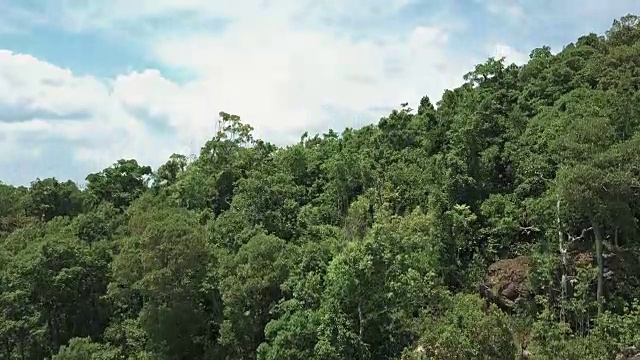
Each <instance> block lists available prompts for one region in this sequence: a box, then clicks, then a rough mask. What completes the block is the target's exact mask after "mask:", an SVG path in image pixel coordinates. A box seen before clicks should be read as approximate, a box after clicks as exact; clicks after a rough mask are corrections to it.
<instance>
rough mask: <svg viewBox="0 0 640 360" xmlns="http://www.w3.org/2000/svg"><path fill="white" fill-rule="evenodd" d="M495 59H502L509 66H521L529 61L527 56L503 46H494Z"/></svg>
mask: <svg viewBox="0 0 640 360" xmlns="http://www.w3.org/2000/svg"><path fill="white" fill-rule="evenodd" d="M494 51H495V55H494V56H495V58H496V59H499V58H502V57H504V58H505V62H506V63H508V64H510V63H514V64H516V65H522V64H525V63H527V62H528V61H529V55H527V54H526V53H524V52H522V51H519V50H517V49H514V48H513V47H511V46H509V45H505V44H496V45H495V50H494Z"/></svg>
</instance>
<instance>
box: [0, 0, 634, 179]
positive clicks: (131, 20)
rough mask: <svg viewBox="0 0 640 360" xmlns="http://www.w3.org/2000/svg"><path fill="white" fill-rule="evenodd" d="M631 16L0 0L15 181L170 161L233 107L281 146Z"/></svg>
mask: <svg viewBox="0 0 640 360" xmlns="http://www.w3.org/2000/svg"><path fill="white" fill-rule="evenodd" d="M628 13H636V14H640V1H638V0H616V1H611V2H609V1H604V0H602V1H601V0H582V1H578V0H565V1H557V0H556V1H553V0H538V1H533V0H530V1H525V0H520V1H517V0H511V1H507V0H442V1H438V2H436V1H426V0H325V1H320V2H319V1H312V0H279V1H275V0H234V1H221V0H218V1H214V0H136V1H133V0H93V1H92V0H0V154H1V155H0V180H2V181H4V182H7V183H11V184H25V185H26V184H28V183H29V182H30V181H32V180H33V179H35V178H36V177H41V178H44V177H50V176H55V177H57V178H59V179H61V180H63V179H68V178H70V179H72V180H74V181H79V182H82V181H83V179H84V177H85V176H86V174H87V173H89V172H94V171H98V170H100V169H102V168H104V167H107V166H109V165H110V164H112V163H113V162H114V161H116V160H117V159H119V158H131V157H133V158H136V159H138V160H139V161H140V162H142V163H145V164H149V165H152V166H153V167H157V166H158V165H160V164H162V163H163V162H164V161H166V159H167V158H168V157H169V155H170V154H172V153H174V152H179V153H189V152H191V151H195V152H197V149H198V148H199V147H200V146H201V145H202V144H203V143H204V142H205V141H206V140H207V139H208V138H210V137H211V136H212V135H213V131H214V123H215V121H216V120H217V114H218V112H219V111H226V112H231V113H236V114H238V115H240V116H241V117H242V118H243V120H244V121H246V122H248V123H250V124H252V125H253V126H254V127H255V128H256V135H257V136H259V137H262V138H264V139H267V140H269V141H273V142H275V143H278V144H287V143H291V142H292V141H296V140H297V139H298V138H299V136H300V134H302V133H303V132H304V131H307V130H309V131H310V132H312V133H313V132H323V131H326V130H327V129H328V128H330V127H331V128H334V129H336V130H341V129H342V128H344V127H347V126H349V127H354V126H361V125H363V124H366V123H370V122H374V121H377V119H379V117H380V116H384V115H385V114H386V113H387V112H388V111H389V110H388V109H391V108H393V107H397V106H398V105H399V104H400V103H402V102H405V101H408V102H410V103H412V104H414V105H415V104H416V103H417V102H418V101H419V99H420V98H421V97H422V96H423V95H429V96H430V97H431V98H432V100H433V101H434V102H435V101H437V100H438V99H439V98H440V95H441V93H442V91H443V90H444V89H447V88H452V87H455V86H458V85H459V84H460V83H461V82H462V75H463V74H464V73H466V72H467V71H469V70H470V69H471V68H472V66H473V65H474V64H476V63H478V62H482V61H484V60H485V59H486V58H487V57H489V56H506V58H507V60H508V61H511V62H516V63H523V62H525V61H526V59H527V56H528V54H529V52H530V51H531V50H532V49H533V48H535V47H539V46H542V45H549V46H551V47H552V49H553V50H556V51H557V50H560V49H561V48H562V46H563V45H565V44H566V43H568V42H572V41H575V40H576V39H577V38H578V37H579V36H581V35H583V34H586V33H589V32H595V33H603V32H604V31H606V30H607V29H608V28H609V26H610V25H611V23H612V21H613V20H614V19H615V18H619V17H621V16H623V15H626V14H628ZM414 107H415V106H414Z"/></svg>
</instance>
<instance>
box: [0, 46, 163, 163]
mask: <svg viewBox="0 0 640 360" xmlns="http://www.w3.org/2000/svg"><path fill="white" fill-rule="evenodd" d="M126 79H127V77H124V78H123V80H122V81H125V82H126V81H127V80H126ZM117 81H120V79H118V80H116V82H117ZM110 93H111V90H110V87H109V86H108V84H106V83H104V82H101V81H99V80H98V79H96V78H94V77H90V76H75V75H74V74H73V73H72V72H71V71H69V70H67V69H62V68H59V67H56V66H54V65H52V64H49V63H47V62H44V61H41V60H38V59H36V58H34V57H33V56H30V55H23V54H15V53H12V52H8V51H0V133H2V134H3V135H4V137H5V138H4V139H3V141H2V143H3V150H5V151H7V152H8V153H10V154H12V155H17V154H23V155H24V154H32V156H31V157H37V156H39V155H46V153H47V152H48V151H50V150H51V149H50V148H46V145H45V144H50V143H51V142H56V141H58V142H64V143H67V144H74V148H75V149H76V150H77V151H76V153H74V154H68V159H50V160H56V161H85V160H90V161H91V162H96V161H97V159H102V160H103V162H104V165H105V166H106V165H108V164H109V163H110V162H112V161H114V160H116V159H118V158H120V157H123V156H135V157H137V158H141V159H143V160H144V161H151V162H153V163H157V162H158V161H160V160H162V159H163V158H165V156H168V154H170V152H169V153H168V154H167V151H168V150H169V149H164V148H163V147H161V146H160V147H158V145H159V143H154V141H155V140H154V138H153V136H152V135H151V134H149V131H148V128H147V127H146V125H145V124H144V123H143V122H142V121H140V120H139V119H136V118H135V117H134V116H132V115H131V114H129V113H128V112H127V111H125V108H124V106H123V104H122V103H121V102H120V100H119V99H118V98H116V97H114V96H111V94H110ZM171 145H172V146H173V144H171ZM4 155H6V153H4V151H3V159H4V162H7V161H13V160H14V159H12V158H11V157H6V156H4Z"/></svg>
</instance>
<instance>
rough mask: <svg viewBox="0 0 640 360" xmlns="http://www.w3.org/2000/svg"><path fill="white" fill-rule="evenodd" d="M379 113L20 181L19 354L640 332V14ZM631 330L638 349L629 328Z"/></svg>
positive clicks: (499, 355) (591, 355) (442, 346)
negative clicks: (69, 175)
mask: <svg viewBox="0 0 640 360" xmlns="http://www.w3.org/2000/svg"><path fill="white" fill-rule="evenodd" d="M464 80H465V83H464V84H463V85H462V86H460V87H458V88H456V89H453V90H447V91H445V92H444V94H443V96H442V100H440V101H439V102H438V103H437V104H436V106H434V105H433V104H432V103H431V101H430V100H429V99H428V98H427V97H424V98H423V99H422V100H421V101H420V104H419V105H418V106H417V109H412V108H410V107H408V106H407V104H403V106H401V107H400V108H399V109H397V110H394V111H393V112H392V113H391V114H389V115H388V116H387V117H385V118H383V119H381V120H380V121H379V122H378V123H377V124H372V125H369V126H365V127H363V128H361V129H345V130H344V131H343V132H342V133H337V132H335V131H333V130H331V131H329V132H328V133H326V134H322V135H315V136H310V135H309V134H304V135H303V136H302V137H301V139H300V141H299V142H298V143H296V144H293V145H290V146H287V147H282V148H280V147H276V146H274V145H273V144H270V143H268V142H265V141H262V140H260V139H255V138H253V136H252V130H253V129H252V127H251V126H250V125H249V124H246V123H243V122H242V121H241V119H240V118H239V117H238V116H236V115H231V114H227V113H224V112H223V113H220V116H221V118H222V124H223V126H222V128H221V129H220V131H219V132H218V134H217V135H216V136H215V137H214V138H212V139H211V140H210V141H208V142H207V143H206V144H204V146H203V147H202V149H201V151H200V154H199V156H197V157H195V158H190V157H187V156H185V155H180V154H175V155H173V156H171V157H170V159H168V161H167V162H166V163H165V164H164V165H162V166H160V167H159V168H158V169H156V170H155V171H153V169H151V168H150V167H148V166H144V165H141V164H139V163H138V162H137V161H136V160H133V159H122V160H119V161H118V162H116V163H115V164H113V165H112V166H111V167H109V168H106V169H104V170H102V171H101V172H99V173H94V174H89V175H88V176H87V178H86V181H87V185H86V188H83V189H79V188H78V186H77V185H76V184H75V183H73V182H71V181H66V182H60V181H58V180H56V179H54V178H49V179H36V180H35V181H33V182H32V183H31V185H30V186H29V187H15V186H10V185H6V184H2V183H0V310H1V311H0V358H2V359H6V360H10V359H56V360H69V359H78V360H80V359H101V360H107V359H109V360H111V359H140V360H142V359H229V360H232V359H233V360H240V359H261V360H276V359H291V360H296V359H300V360H302V359H318V360H321V359H322V360H330V359H335V360H337V359H370V360H374V359H497V360H501V359H516V358H531V359H549V360H556V359H568V360H570V359H576V360H578V359H596V360H598V359H603V360H604V359H613V358H615V356H616V355H617V354H621V353H623V352H624V351H626V350H628V348H630V347H633V346H637V347H639V348H640V259H639V255H640V234H639V230H640V227H639V220H640V21H639V18H638V17H636V16H633V15H628V16H625V17H622V18H620V19H618V20H616V21H614V23H613V26H612V27H611V29H610V30H609V31H608V32H607V33H606V34H605V35H603V36H599V35H596V34H589V35H585V36H582V37H580V38H579V39H578V40H577V41H576V42H575V43H571V44H568V45H567V46H565V47H564V49H563V50H562V51H561V52H559V53H557V54H553V53H552V52H551V51H550V48H549V47H541V48H538V49H534V50H533V51H532V52H531V55H530V60H529V61H528V63H527V64H525V65H522V66H517V65H514V64H511V65H508V64H506V63H505V62H504V60H502V59H494V58H491V59H489V60H487V61H486V62H485V63H483V64H479V65H477V66H476V67H475V68H474V69H472V70H471V71H470V72H469V73H468V74H467V75H466V76H465V79H464ZM625 349H626V350H625Z"/></svg>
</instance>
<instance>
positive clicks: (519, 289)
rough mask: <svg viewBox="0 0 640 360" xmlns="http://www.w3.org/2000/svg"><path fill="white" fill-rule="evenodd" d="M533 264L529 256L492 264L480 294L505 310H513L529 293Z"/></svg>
mask: <svg viewBox="0 0 640 360" xmlns="http://www.w3.org/2000/svg"><path fill="white" fill-rule="evenodd" d="M531 266H532V264H531V259H530V258H529V257H528V256H519V257H517V258H514V259H505V260H500V261H497V262H495V263H493V264H491V266H489V268H488V269H487V274H486V276H485V278H484V281H483V282H482V283H481V284H480V286H479V291H480V295H481V296H482V297H484V298H485V299H487V300H488V301H490V302H492V303H494V304H496V305H497V306H498V307H499V308H501V309H503V310H507V311H511V310H513V309H514V307H515V306H516V304H517V303H518V302H519V301H520V300H521V299H523V298H524V297H526V295H527V294H528V290H529V281H528V280H529V272H530V271H531Z"/></svg>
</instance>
